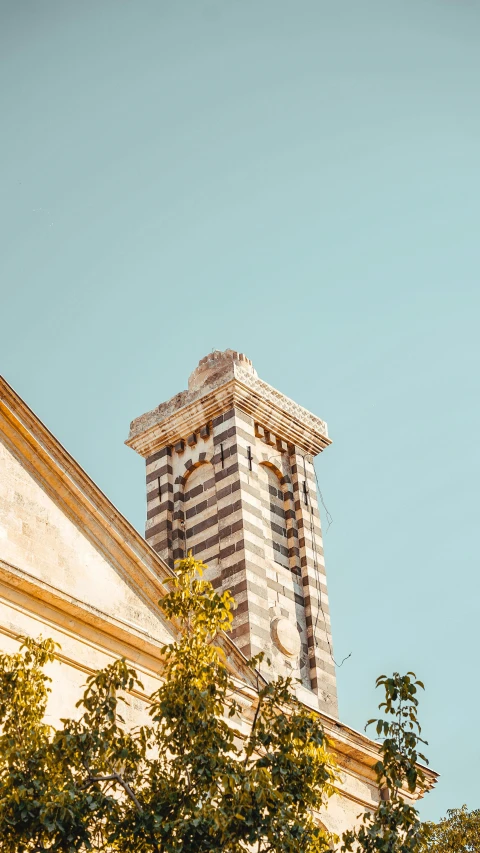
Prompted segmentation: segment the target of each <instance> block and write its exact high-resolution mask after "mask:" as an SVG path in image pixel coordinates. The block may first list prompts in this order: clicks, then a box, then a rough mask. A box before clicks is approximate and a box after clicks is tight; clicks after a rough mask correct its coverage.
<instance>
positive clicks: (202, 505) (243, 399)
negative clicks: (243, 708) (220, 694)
mask: <svg viewBox="0 0 480 853" xmlns="http://www.w3.org/2000/svg"><path fill="white" fill-rule="evenodd" d="M126 443H127V444H128V445H129V446H130V447H132V448H133V449H134V450H136V451H137V452H138V453H139V454H141V455H142V456H143V457H144V458H145V460H146V479H147V525H146V538H147V541H148V542H149V543H150V544H151V545H152V547H153V548H154V549H155V551H157V553H158V554H159V555H160V556H161V557H162V558H163V559H164V560H166V561H167V562H168V563H169V564H170V565H173V563H174V561H175V560H176V559H177V558H179V557H183V556H184V555H185V554H187V553H188V551H190V550H191V551H192V552H193V553H194V555H195V556H198V557H199V558H201V559H202V560H204V562H206V563H207V564H208V566H209V571H208V577H210V579H211V580H212V582H213V583H214V585H215V586H216V587H217V588H222V589H227V588H228V589H230V591H231V592H232V594H233V595H234V596H235V599H236V602H237V609H236V611H235V620H234V630H233V634H232V636H233V639H234V641H235V642H236V643H237V645H238V646H239V648H240V649H241V650H242V651H243V652H244V653H245V654H246V655H247V656H249V655H252V654H256V652H258V651H260V650H265V651H266V652H267V657H268V658H269V659H270V660H271V662H272V669H273V671H274V673H283V674H292V675H293V676H294V677H296V678H299V679H300V680H301V683H302V687H300V688H299V693H300V694H303V696H304V698H305V699H306V700H307V701H309V702H310V703H311V704H312V702H313V704H316V703H318V707H319V709H320V710H321V711H323V712H324V713H327V714H330V715H331V716H333V717H337V715H338V711H337V696H336V678H335V666H334V662H333V657H332V655H333V652H332V648H333V647H332V638H331V628H330V615H329V607H328V596H327V586H326V574H325V562H324V558H323V543H322V532H321V525H320V516H319V511H318V501H317V490H316V482H315V471H314V468H313V456H315V455H316V454H318V453H319V452H321V451H322V450H323V449H324V448H325V447H327V446H328V445H329V444H330V439H329V438H328V432H327V426H326V424H325V423H324V421H322V420H320V419H319V418H317V417H316V416H315V415H312V414H311V413H310V412H308V411H307V410H306V409H304V408H302V407H301V406H299V405H298V404H297V403H294V402H293V400H290V399H289V398H288V397H285V396H284V395H283V394H281V393H280V392H279V391H277V390H276V389H274V388H272V387H271V386H270V385H268V384H267V383H266V382H263V381H262V380H260V379H259V378H258V376H257V373H256V371H255V370H254V368H253V365H252V363H251V361H250V360H249V359H248V358H246V356H244V355H243V354H240V353H237V352H235V351H233V350H226V351H225V352H213V353H211V354H210V355H208V356H206V357H205V358H203V359H202V360H201V361H200V363H199V365H198V367H197V368H196V370H195V371H194V372H193V373H192V375H191V376H190V379H189V383H188V390H187V391H182V392H180V393H179V394H177V395H176V396H175V397H173V398H172V399H171V400H169V401H167V402H166V403H162V404H161V405H159V406H157V408H155V409H153V410H152V411H151V412H148V413H146V414H144V415H142V416H141V417H139V418H137V419H136V420H134V421H133V422H132V424H131V428H130V435H129V438H128V440H127V442H126ZM264 674H265V675H267V676H268V671H267V670H265V673H264ZM306 691H307V692H306ZM314 697H315V698H314Z"/></svg>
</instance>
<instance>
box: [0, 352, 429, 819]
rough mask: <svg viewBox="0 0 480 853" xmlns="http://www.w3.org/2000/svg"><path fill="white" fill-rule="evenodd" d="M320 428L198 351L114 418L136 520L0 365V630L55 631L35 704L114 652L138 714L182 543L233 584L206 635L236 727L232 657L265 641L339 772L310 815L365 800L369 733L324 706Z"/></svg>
mask: <svg viewBox="0 0 480 853" xmlns="http://www.w3.org/2000/svg"><path fill="white" fill-rule="evenodd" d="M329 443H330V440H329V438H328V434H327V428H326V425H325V424H324V422H323V421H321V420H319V419H318V418H316V417H315V416H313V415H311V414H310V413H309V412H307V411H306V410H305V409H302V408H301V407H300V406H297V405H296V404H295V403H293V402H292V401H291V400H288V399H287V398H286V397H284V396H283V395H282V394H280V393H279V392H277V391H275V389H273V388H271V387H270V386H269V385H267V384H266V383H264V382H263V381H261V380H260V379H259V378H258V377H257V375H256V373H255V371H254V369H253V366H252V364H251V363H250V362H249V360H248V359H246V358H245V356H242V355H240V354H238V353H235V352H232V351H230V350H227V352H226V353H212V354H211V355H210V356H207V357H206V358H205V359H202V361H201V362H200V364H199V366H198V368H197V369H196V370H195V371H194V372H193V374H192V376H191V377H190V382H189V388H188V390H187V391H184V392H181V393H180V394H178V395H177V396H176V397H174V398H173V400H170V401H169V402H168V403H164V404H161V405H160V406H158V407H157V408H156V409H154V410H153V411H152V412H150V413H148V414H146V415H143V416H142V417H140V418H137V419H136V420H135V421H133V422H132V425H131V430H130V436H129V438H128V441H127V444H129V445H130V446H131V447H133V448H134V449H135V450H136V451H137V452H138V453H140V454H141V455H142V456H143V457H144V458H145V460H146V480H147V527H146V537H145V538H143V537H142V536H140V534H139V533H137V531H136V530H135V529H134V528H133V527H132V526H131V525H130V524H129V522H128V521H127V520H126V519H125V518H124V517H123V516H122V515H121V514H120V513H119V512H118V510H116V509H115V507H114V506H113V505H112V504H111V503H110V501H109V500H108V499H107V498H106V497H105V495H104V494H103V493H102V492H101V491H100V489H98V487H97V486H96V485H95V484H94V483H93V482H92V480H91V479H90V478H89V477H88V476H87V474H86V473H85V472H84V471H83V470H82V468H81V467H80V466H79V465H78V463H76V461H75V460H74V459H73V458H72V457H71V456H70V455H69V454H68V452H67V451H66V450H65V449H64V448H63V447H62V445H61V444H60V443H59V442H58V441H57V440H56V439H55V437H54V436H53V435H52V434H51V433H50V432H49V431H48V429H46V427H45V426H44V425H43V424H42V423H41V422H40V421H39V419H38V418H37V417H36V416H35V415H34V413H33V412H32V411H31V410H30V409H29V408H28V406H27V405H26V404H25V403H24V402H23V400H21V398H20V397H19V396H18V395H17V394H16V393H15V392H14V390H13V389H12V388H11V387H10V386H9V385H8V383H7V382H6V381H5V380H4V379H1V378H0V648H1V649H2V650H3V651H13V650H14V649H16V648H18V644H19V642H20V641H21V637H22V636H25V635H30V636H33V637H38V636H39V635H43V636H44V637H45V636H50V637H52V638H53V639H54V640H55V641H56V642H57V643H59V644H60V647H61V648H60V651H59V653H58V655H57V658H56V661H55V663H54V664H53V665H52V666H51V671H50V673H49V674H50V675H51V677H52V679H53V690H52V694H51V697H50V701H49V706H48V711H47V714H48V722H50V723H52V724H55V723H57V722H58V721H59V720H60V719H61V718H62V717H66V716H71V715H72V714H74V713H75V703H76V701H77V700H78V699H79V697H80V695H81V692H82V687H83V685H84V683H85V681H86V678H87V677H88V675H90V674H91V673H92V672H93V671H95V670H96V669H99V668H100V667H103V666H105V665H107V664H108V663H110V662H111V661H112V660H114V659H115V658H117V657H119V656H122V657H125V658H126V659H127V661H128V662H130V663H131V664H132V665H134V666H135V667H136V669H137V670H138V672H139V674H140V676H141V680H142V682H143V684H144V685H145V691H144V693H140V692H137V693H135V694H134V695H132V697H131V704H130V707H129V709H128V715H129V721H130V722H131V723H132V724H134V723H135V722H136V721H137V722H138V720H139V719H140V718H141V716H142V715H143V713H144V709H145V703H146V699H147V697H148V695H149V694H150V693H151V692H152V691H153V690H154V689H155V687H156V686H157V685H158V683H159V680H161V677H162V675H161V673H162V647H163V646H164V645H165V644H166V643H168V642H171V641H172V640H174V639H175V637H176V636H177V634H176V628H175V626H174V625H173V624H171V623H170V622H169V621H168V620H167V619H166V618H165V616H164V615H163V613H162V611H161V609H160V608H159V607H158V601H159V599H161V598H162V596H163V595H164V594H165V593H166V587H165V581H166V580H167V579H168V578H169V577H171V576H172V572H173V569H172V566H173V563H174V560H175V559H177V558H178V557H182V556H183V555H184V554H185V553H187V552H188V551H189V550H192V551H193V553H194V554H195V556H198V557H199V558H202V559H203V560H204V561H205V562H206V563H208V565H209V573H210V577H211V579H212V582H213V583H214V584H215V586H216V587H217V588H222V589H226V588H229V589H230V590H231V591H232V593H233V594H234V596H235V598H236V601H237V609H236V613H235V622H234V632H233V635H232V636H228V635H226V636H224V637H223V638H222V639H221V643H222V645H223V648H224V651H225V655H226V661H227V665H228V667H229V669H230V672H231V674H232V675H233V677H234V678H235V680H236V683H237V684H238V691H239V694H241V695H242V705H243V707H244V709H245V712H244V719H243V721H242V726H243V727H244V729H245V730H247V729H248V726H249V725H250V723H251V721H252V719H253V716H254V713H255V707H256V695H257V693H256V678H254V677H253V675H252V673H251V671H250V669H249V668H248V666H247V665H246V658H247V657H248V656H250V655H251V654H255V653H256V652H257V651H259V650H265V651H266V652H267V656H268V657H269V658H270V659H271V662H272V665H271V667H270V668H267V666H266V664H265V667H264V669H263V670H262V673H261V674H262V675H263V676H264V677H267V678H268V677H272V675H275V673H276V672H277V673H289V674H292V675H294V676H297V677H298V678H299V679H300V681H301V683H300V684H299V687H298V695H299V698H301V699H302V701H303V702H305V704H307V705H308V706H309V707H311V708H312V709H314V710H315V711H316V712H317V713H318V714H319V715H320V716H321V718H322V721H323V724H324V727H325V730H326V732H327V734H328V736H329V738H330V740H331V742H332V744H333V751H334V753H335V756H336V759H337V762H338V764H339V767H340V778H339V782H338V785H337V788H336V793H335V796H334V797H333V798H332V799H331V801H330V804H329V807H328V810H327V811H326V813H325V814H324V815H322V820H323V822H324V823H325V825H326V827H327V828H328V829H330V830H331V831H334V832H336V833H341V832H342V831H343V830H344V829H346V828H347V827H351V826H353V825H354V823H355V822H356V821H357V819H358V814H359V812H360V811H361V810H362V809H365V808H372V807H375V805H376V803H377V802H378V790H377V788H376V785H375V772H374V770H373V766H374V764H375V762H376V760H377V757H378V747H377V745H376V744H375V743H374V742H373V741H371V740H370V739H369V738H367V737H365V735H363V734H360V733H359V732H356V731H354V730H353V729H351V728H349V727H348V726H345V725H343V724H342V723H341V722H340V721H339V719H338V710H337V701H336V685H335V669H334V663H333V651H332V640H331V632H330V617H329V609H328V598H327V589H326V577H325V564H324V560H323V549H322V539H321V528H320V519H319V514H318V504H317V488H316V479H315V473H314V468H313V456H314V455H315V454H316V453H318V452H320V451H321V450H323V449H324V448H325V447H326V446H327V445H328V444H329ZM428 780H429V784H430V785H433V784H434V781H435V774H433V773H431V772H429V774H428Z"/></svg>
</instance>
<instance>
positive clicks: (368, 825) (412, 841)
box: [342, 672, 428, 853]
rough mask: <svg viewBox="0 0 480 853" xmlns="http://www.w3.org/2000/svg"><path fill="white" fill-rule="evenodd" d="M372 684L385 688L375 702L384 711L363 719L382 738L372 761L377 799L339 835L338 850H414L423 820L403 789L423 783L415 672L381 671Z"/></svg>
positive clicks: (386, 852)
mask: <svg viewBox="0 0 480 853" xmlns="http://www.w3.org/2000/svg"><path fill="white" fill-rule="evenodd" d="M377 687H383V688H384V690H385V701H384V702H382V703H381V704H380V705H379V709H380V710H383V712H384V717H383V718H381V719H374V720H369V721H368V723H367V726H369V725H375V726H376V733H377V736H378V737H380V738H381V739H382V744H381V758H380V759H379V761H378V762H377V764H376V765H375V772H376V775H377V783H378V786H379V789H380V795H381V799H380V804H379V806H378V808H377V810H376V811H375V812H370V811H367V812H365V814H364V815H363V816H362V822H361V824H360V827H359V828H358V829H357V830H356V831H351V832H346V833H345V834H344V836H343V845H342V853H347V851H361V853H418V851H419V848H420V846H421V843H422V838H423V832H424V831H423V826H422V823H421V821H420V819H419V816H418V811H417V810H416V808H415V807H414V806H413V805H411V803H410V802H408V800H407V799H406V798H405V792H406V791H409V792H410V793H412V794H413V793H414V791H415V790H416V789H417V787H418V788H420V789H424V787H425V776H424V773H423V771H422V769H421V768H420V767H419V766H418V763H417V762H418V761H419V759H421V760H422V761H424V762H425V763H428V762H427V759H426V758H425V756H424V755H423V754H422V753H421V752H419V751H418V749H419V745H420V744H425V743H426V741H424V740H423V739H422V738H421V737H420V732H421V727H420V724H419V722H418V719H417V706H418V699H417V697H416V693H417V688H418V687H420V688H422V689H423V684H422V682H421V681H417V680H416V676H415V673H413V672H409V673H407V674H406V675H403V676H401V675H399V674H398V673H394V675H393V676H392V677H391V678H387V676H385V675H381V676H380V677H379V678H377Z"/></svg>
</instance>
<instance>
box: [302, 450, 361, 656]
mask: <svg viewBox="0 0 480 853" xmlns="http://www.w3.org/2000/svg"><path fill="white" fill-rule="evenodd" d="M302 458H303V473H304V477H305V497H306V501H307V506H308V508H309V510H310V532H311V536H312V550H313V568H314V572H315V586H316V590H317V596H318V604H319V607H318V608H317V615H316V618H315V625H314V628H313V642H314V643H315V645H316V646H317V648H318V644H317V637H316V632H317V625H318V618H319V615H320V612H321V613H322V616H323V622H324V625H325V636H326V638H327V645H328V651H329V653H330V657H331V659H332V661H333V663H334V664H335V666H336V667H338V668H340V667H341V666H343V664H344V663H345V661H346V660H348V658H349V657H351V656H352V652H350V654H348V655H346V657H344V658H343V660H342V662H341V663H337V661H336V660H335V658H334V656H333V650H332V644H331V642H330V634H329V632H328V629H327V618H326V616H325V611H324V609H323V601H322V590H321V579H320V569H319V568H318V559H317V545H316V541H315V528H314V517H313V506H312V501H311V498H310V500H309V495H310V492H309V490H308V485H307V467H306V463H305V456H303V457H302ZM313 470H314V472H315V479H316V481H317V488H318V490H319V494H320V497H321V501H322V506H323V508H324V509H325V511H326V513H327V521H328V519H329V517H330V519H331V521H330V522H329V525H328V528H327V531H328V529H329V527H330V525H331V523H332V521H333V519H332V517H331V515H330V513H329V512H328V510H327V508H326V506H325V503H324V500H323V496H322V493H321V492H320V488H319V486H318V477H317V472H316V471H315V466H313Z"/></svg>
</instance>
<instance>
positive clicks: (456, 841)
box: [420, 806, 480, 853]
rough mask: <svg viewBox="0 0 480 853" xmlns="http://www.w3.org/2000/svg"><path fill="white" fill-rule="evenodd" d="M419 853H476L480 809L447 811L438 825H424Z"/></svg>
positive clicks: (478, 843) (479, 842) (479, 839)
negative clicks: (423, 834) (423, 835)
mask: <svg viewBox="0 0 480 853" xmlns="http://www.w3.org/2000/svg"><path fill="white" fill-rule="evenodd" d="M424 829H425V840H424V842H423V844H422V846H421V849H420V853H478V851H479V850H480V809H474V811H471V812H469V811H468V809H467V807H466V806H462V808H461V809H449V810H448V812H447V815H446V817H444V818H442V820H441V821H439V823H425V824H424Z"/></svg>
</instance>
